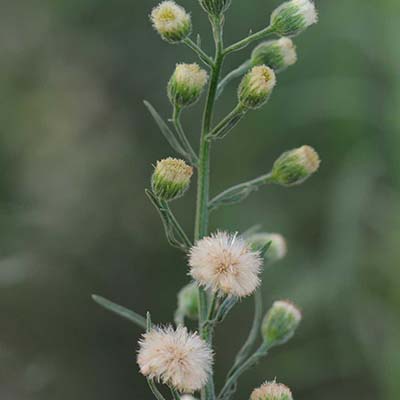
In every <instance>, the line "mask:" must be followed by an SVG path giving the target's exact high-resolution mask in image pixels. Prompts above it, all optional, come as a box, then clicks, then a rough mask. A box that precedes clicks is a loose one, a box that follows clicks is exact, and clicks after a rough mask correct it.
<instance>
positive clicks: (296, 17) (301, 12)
mask: <svg viewBox="0 0 400 400" xmlns="http://www.w3.org/2000/svg"><path fill="white" fill-rule="evenodd" d="M317 22H318V14H317V10H316V8H315V4H314V2H313V1H312V0H290V1H287V2H285V3H283V4H282V5H280V6H279V7H278V8H277V9H275V11H274V12H273V13H272V15H271V27H272V29H273V31H274V32H275V33H277V34H279V35H281V36H295V35H298V34H299V33H301V32H303V31H304V30H305V29H306V28H308V27H309V26H310V25H312V24H315V23H317Z"/></svg>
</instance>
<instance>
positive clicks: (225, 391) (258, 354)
mask: <svg viewBox="0 0 400 400" xmlns="http://www.w3.org/2000/svg"><path fill="white" fill-rule="evenodd" d="M267 352H268V346H267V345H266V344H265V343H263V344H262V345H261V346H260V347H259V348H258V349H257V350H256V351H255V352H254V353H253V355H252V356H250V357H249V358H248V359H247V360H246V361H245V362H244V363H243V364H242V365H240V366H239V368H237V369H236V371H235V372H234V373H233V374H232V375H231V376H230V378H229V379H228V380H227V381H226V383H225V385H224V387H223V388H222V390H221V392H220V393H219V395H218V400H222V399H225V398H229V397H230V394H233V393H231V392H232V386H234V385H235V384H236V382H237V380H238V379H239V377H240V376H241V375H242V374H243V373H244V372H245V371H247V370H248V369H249V368H251V367H252V366H253V365H254V364H256V363H257V362H258V361H259V360H260V358H262V357H264V356H265V355H266V354H267Z"/></svg>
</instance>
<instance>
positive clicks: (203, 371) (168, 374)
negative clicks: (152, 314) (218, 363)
mask: <svg viewBox="0 0 400 400" xmlns="http://www.w3.org/2000/svg"><path fill="white" fill-rule="evenodd" d="M139 345H140V349H139V353H138V358H137V362H138V364H139V367H140V372H141V373H142V374H143V375H145V376H147V377H148V378H150V379H157V380H159V381H161V382H163V383H165V384H167V385H169V386H171V387H173V388H174V389H176V390H178V391H179V392H183V393H193V392H194V391H196V390H200V389H201V388H202V387H203V386H204V385H205V384H206V382H207V379H208V375H209V373H210V372H211V367H212V360H213V355H212V351H211V349H210V348H209V346H208V344H207V343H206V342H205V341H204V340H203V339H201V338H200V336H199V335H198V334H197V333H189V332H188V330H187V329H186V328H185V327H182V326H179V327H178V328H177V329H176V330H174V329H173V328H172V327H167V328H160V327H157V328H153V329H152V330H151V331H150V332H148V333H145V334H144V335H143V337H142V339H141V340H140V341H139Z"/></svg>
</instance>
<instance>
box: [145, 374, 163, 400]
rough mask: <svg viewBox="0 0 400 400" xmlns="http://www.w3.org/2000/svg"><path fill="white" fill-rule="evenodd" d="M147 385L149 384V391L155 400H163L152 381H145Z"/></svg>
mask: <svg viewBox="0 0 400 400" xmlns="http://www.w3.org/2000/svg"><path fill="white" fill-rule="evenodd" d="M147 383H148V384H149V387H150V390H151V391H152V393H153V394H154V396H155V398H156V399H157V400H165V397H164V396H163V395H162V394H161V393H160V391H159V390H158V389H157V386H156V384H155V383H154V381H153V379H147Z"/></svg>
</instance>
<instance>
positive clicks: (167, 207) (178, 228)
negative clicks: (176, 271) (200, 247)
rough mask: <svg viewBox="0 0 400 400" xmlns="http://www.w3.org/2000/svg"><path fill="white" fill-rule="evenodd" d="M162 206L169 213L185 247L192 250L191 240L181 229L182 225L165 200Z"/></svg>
mask: <svg viewBox="0 0 400 400" xmlns="http://www.w3.org/2000/svg"><path fill="white" fill-rule="evenodd" d="M161 204H162V206H163V207H164V209H165V210H166V212H167V213H168V218H169V220H170V222H171V224H172V226H173V227H174V228H175V230H176V231H177V233H178V235H179V236H180V238H181V240H182V241H183V243H184V245H185V246H186V247H187V248H190V247H191V246H192V243H191V241H190V240H189V238H188V237H187V235H186V233H185V231H184V230H183V228H182V227H181V225H180V224H179V222H178V220H177V219H176V217H175V215H174V213H173V212H172V211H171V209H170V208H169V204H168V202H166V201H165V200H162V201H161Z"/></svg>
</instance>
